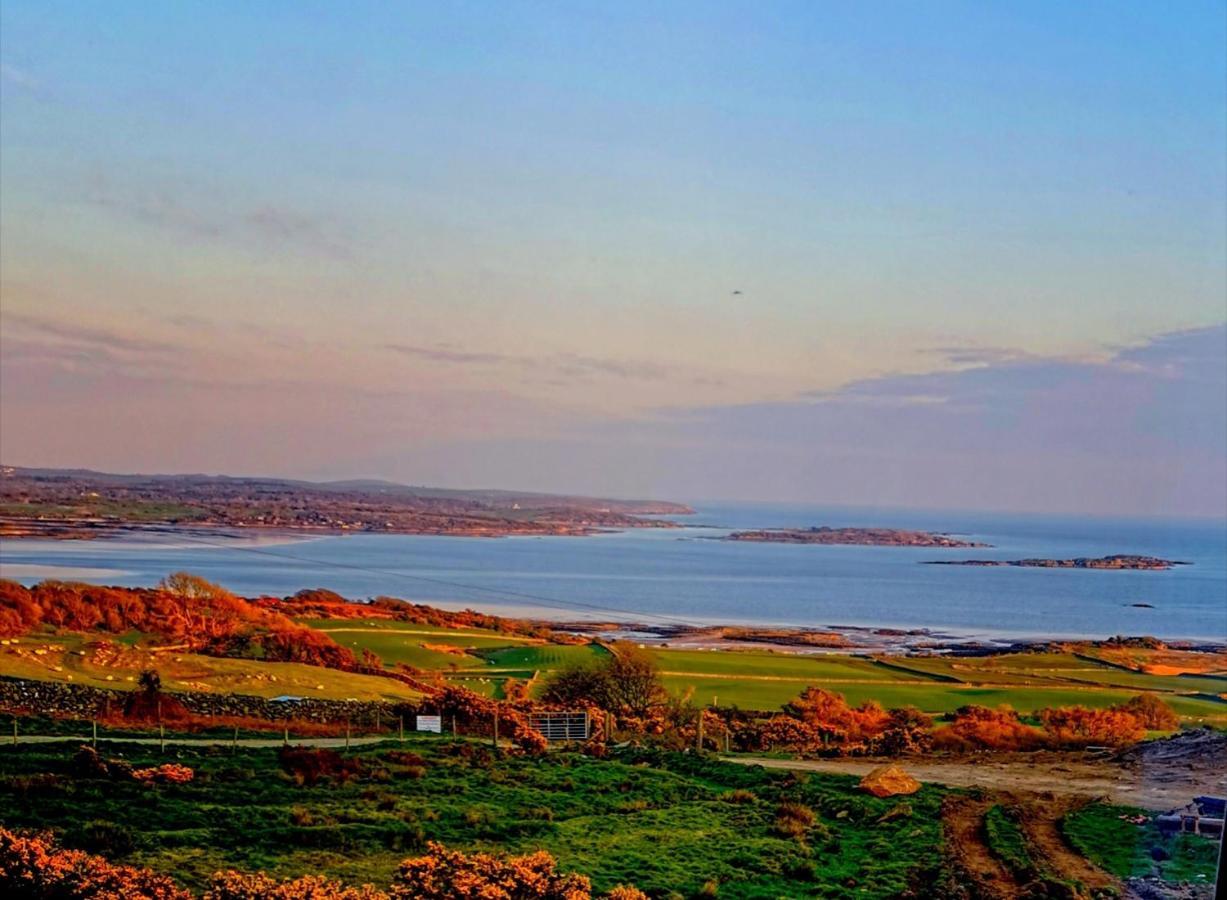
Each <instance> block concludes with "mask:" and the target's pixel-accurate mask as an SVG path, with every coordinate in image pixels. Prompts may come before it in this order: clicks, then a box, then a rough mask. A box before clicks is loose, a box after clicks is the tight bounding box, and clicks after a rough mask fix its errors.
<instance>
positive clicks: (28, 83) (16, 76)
mask: <svg viewBox="0 0 1227 900" xmlns="http://www.w3.org/2000/svg"><path fill="white" fill-rule="evenodd" d="M0 81H3V82H4V83H5V84H11V85H13V86H14V87H17V88H20V89H21V90H23V91H28V92H29V93H38V92H39V91H41V90H42V83H41V82H40V81H39V80H38V79H37V78H35V77H34V76H33V75H31V74H29V73H28V72H25V71H23V70H21V69H19V68H17V67H16V66H14V65H11V64H9V63H6V62H0Z"/></svg>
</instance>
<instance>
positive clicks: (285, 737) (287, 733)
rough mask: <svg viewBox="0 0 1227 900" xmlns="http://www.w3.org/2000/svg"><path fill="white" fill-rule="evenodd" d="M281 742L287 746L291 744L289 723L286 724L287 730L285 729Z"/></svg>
mask: <svg viewBox="0 0 1227 900" xmlns="http://www.w3.org/2000/svg"><path fill="white" fill-rule="evenodd" d="M281 743H282V744H283V745H285V746H287V747H288V746H289V745H290V726H289V725H286V726H285V731H283V732H282V734H281Z"/></svg>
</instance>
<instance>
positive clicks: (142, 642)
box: [0, 619, 1227, 725]
mask: <svg viewBox="0 0 1227 900" xmlns="http://www.w3.org/2000/svg"><path fill="white" fill-rule="evenodd" d="M306 624H309V625H311V626H313V627H315V628H318V629H320V630H321V631H324V632H326V633H327V634H329V635H330V636H331V637H332V638H333V639H334V640H336V641H337V642H338V643H340V644H342V645H343V646H346V647H349V648H350V649H352V650H353V651H354V652H355V653H361V652H362V651H363V650H370V651H371V652H373V653H376V654H377V655H378V656H379V657H380V659H382V660H383V662H384V664H385V665H387V666H389V667H391V666H394V665H397V664H400V663H403V664H406V665H410V666H413V667H414V668H416V669H419V670H422V671H425V672H438V673H441V674H442V675H443V676H444V677H445V678H447V679H448V680H452V681H456V682H457V683H460V684H462V685H464V686H465V687H468V688H470V689H472V690H475V691H478V692H479V693H482V694H486V695H488V696H493V697H501V696H502V692H503V685H504V682H505V681H506V679H508V678H515V679H517V680H519V681H524V680H527V679H530V678H532V677H533V676H534V675H540V676H548V674H549V672H551V671H552V670H554V669H557V668H559V667H561V666H565V665H570V664H574V663H585V662H596V661H597V660H599V659H600V658H601V657H602V656H604V655H605V654H606V653H607V652H608V651H607V650H606V649H604V647H602V646H600V645H598V644H595V643H594V644H574V645H572V644H548V643H544V642H542V641H540V640H538V639H534V638H526V637H520V636H514V635H505V634H501V633H499V632H495V631H489V630H484V629H480V628H465V629H446V628H442V627H438V626H430V625H417V624H413V623H407V622H392V621H388V620H381V619H370V620H365V619H345V620H313V621H309V622H307V623H306ZM102 639H104V638H103V636H94V637H91V636H88V635H74V634H69V635H64V636H55V637H51V636H38V635H33V636H30V637H26V638H22V639H20V641H18V642H17V643H16V644H8V645H3V646H0V673H3V674H7V675H16V676H20V677H31V678H42V679H50V680H60V681H73V682H75V683H78V684H89V685H95V686H103V687H125V686H131V685H132V684H133V683H134V682H135V679H136V677H137V675H138V674H139V672H140V671H141V670H142V669H143V668H147V667H149V666H151V665H155V664H156V666H157V667H158V668H159V669H160V671H161V672H162V675H163V679H164V681H165V682H166V683H167V686H168V687H169V688H170V689H172V690H175V689H180V690H188V689H194V690H215V691H236V692H240V693H250V694H257V695H261V696H276V695H277V694H283V693H291V694H302V695H308V696H320V697H331V698H347V697H354V698H358V699H372V698H374V697H384V698H389V699H400V698H404V697H408V696H411V695H412V691H411V690H410V689H409V688H407V687H405V686H403V685H398V684H396V683H395V682H392V681H385V680H383V679H372V678H370V677H369V676H362V675H351V674H346V673H341V672H334V671H330V670H325V669H318V668H312V667H308V666H299V665H294V664H288V663H273V664H269V663H262V662H258V661H253V660H238V659H217V658H213V657H204V656H194V655H191V654H175V653H159V654H157V655H156V656H154V655H153V654H151V653H150V652H149V647H150V646H152V645H156V643H157V641H152V640H149V639H147V638H145V637H144V636H142V635H139V634H126V635H122V636H120V637H118V638H114V637H112V638H111V643H113V644H116V645H118V646H119V647H120V649H121V651H122V652H120V653H119V654H118V655H117V656H114V655H113V656H114V658H110V657H108V658H106V659H102V658H99V657H98V655H97V653H94V652H90V651H87V650H86V649H85V648H86V645H87V644H88V643H89V641H91V640H102ZM38 646H41V647H43V648H45V649H46V651H47V652H45V653H44V654H42V655H39V654H36V653H35V652H34V650H35V649H36V648H37V647H38ZM650 652H651V653H652V655H653V656H654V658H655V660H656V662H657V664H658V666H659V668H660V670H661V673H662V676H663V680H664V683H665V685H666V687H667V688H668V689H669V690H670V691H671V692H673V693H674V694H675V695H677V696H685V695H689V696H691V698H692V699H693V701H694V702H695V703H699V704H710V703H719V704H720V705H725V706H739V707H741V708H743V709H759V710H774V709H778V708H779V707H780V706H781V705H783V704H785V703H787V702H788V701H790V700H792V699H793V698H794V697H796V696H797V695H798V694H799V693H801V691H803V690H804V689H805V688H806V687H808V686H810V685H817V686H820V687H826V688H828V689H830V690H834V691H837V692H839V693H841V694H843V695H844V696H845V697H846V698H847V699H848V700H849V702H851V703H853V704H860V703H864V702H867V701H870V700H876V701H877V702H879V703H881V704H882V705H883V706H885V707H897V706H915V707H917V708H919V709H921V710H924V711H925V712H929V713H938V714H940V713H947V712H951V711H953V710H955V709H958V708H959V707H960V706H964V705H966V704H969V703H976V704H981V705H987V706H996V705H998V704H1003V703H1004V704H1009V705H1010V706H1013V707H1014V708H1015V709H1017V710H1019V711H1020V712H1023V713H1033V712H1035V711H1036V710H1039V709H1042V708H1044V707H1050V706H1070V705H1082V706H1089V707H1105V706H1111V705H1114V704H1118V703H1122V702H1124V701H1126V700H1128V699H1129V698H1130V697H1132V696H1134V695H1135V694H1136V693H1137V692H1139V691H1154V692H1157V693H1158V694H1159V695H1160V696H1162V697H1163V699H1164V700H1165V701H1166V702H1167V703H1168V704H1169V705H1170V706H1171V707H1172V708H1173V709H1174V710H1175V711H1176V713H1177V714H1178V715H1179V716H1181V717H1182V718H1183V719H1184V720H1185V721H1186V722H1188V723H1190V724H1202V723H1209V724H1216V725H1227V679H1224V678H1221V677H1215V676H1207V675H1149V674H1144V673H1141V672H1131V671H1127V670H1124V669H1122V668H1120V667H1118V666H1112V665H1108V664H1106V663H1101V662H1097V661H1095V660H1093V659H1089V658H1087V657H1086V656H1079V655H1075V654H1073V653H1026V654H1008V655H1002V656H989V657H982V658H965V659H951V658H924V657H916V658H892V659H881V660H879V659H870V658H865V657H856V656H839V655H832V654H803V653H787V652H772V651H769V650H749V651H745V650H721V651H711V650H694V649H674V648H667V647H654V648H651V650H650ZM543 680H544V679H543V678H538V680H537V681H536V682H535V687H534V690H538V691H539V690H540V689H541V685H542V682H543Z"/></svg>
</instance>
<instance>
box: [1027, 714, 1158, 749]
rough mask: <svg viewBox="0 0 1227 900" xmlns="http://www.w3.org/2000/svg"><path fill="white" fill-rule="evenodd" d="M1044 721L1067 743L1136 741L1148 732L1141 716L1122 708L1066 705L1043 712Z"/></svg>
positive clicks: (1057, 741)
mask: <svg viewBox="0 0 1227 900" xmlns="http://www.w3.org/2000/svg"><path fill="white" fill-rule="evenodd" d="M1040 721H1042V722H1043V723H1044V730H1045V731H1047V732H1048V735H1049V738H1050V739H1051V740H1052V742H1053V743H1055V744H1057V745H1059V746H1063V747H1071V746H1073V747H1076V746H1086V745H1087V744H1105V745H1108V746H1119V745H1121V744H1132V743H1136V742H1137V741H1140V740H1141V739H1142V738H1143V737H1145V736H1146V729H1145V728H1144V727H1143V725H1142V723H1141V722H1140V721H1138V719H1137V717H1136V716H1134V715H1132V714H1131V713H1129V712H1126V711H1125V710H1123V709H1120V708H1113V709H1087V708H1086V707H1084V706H1063V707H1060V708H1058V709H1045V710H1043V711H1041V712H1040Z"/></svg>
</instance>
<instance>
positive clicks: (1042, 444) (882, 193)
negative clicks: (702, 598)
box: [0, 0, 1227, 517]
mask: <svg viewBox="0 0 1227 900" xmlns="http://www.w3.org/2000/svg"><path fill="white" fill-rule="evenodd" d="M0 461H2V462H3V463H4V464H6V465H28V466H83V467H90V468H95V469H101V470H106V471H121V472H134V471H140V472H217V473H228V474H259V475H282V476H293V477H305V478H342V477H382V478H390V479H394V480H398V481H404V482H408V483H414V484H434V485H446V486H457V487H506V488H517V489H535V490H555V491H567V492H585V493H596V494H610V495H618V496H654V497H660V498H664V499H685V500H694V501H701V500H704V499H715V498H719V499H740V500H765V501H790V502H798V501H800V502H815V503H838V504H851V505H882V506H896V507H898V506H903V507H907V506H916V507H928V508H985V509H1002V510H1019V511H1036V512H1074V513H1093V514H1114V515H1115V514H1119V515H1199V516H1207V515H1208V516H1218V517H1222V516H1224V515H1227V4H1225V3H1224V2H1222V0H1218V2H1198V0H1185V2H1181V3H1178V4H1153V3H1129V2H1110V3H1107V2H1105V3H1098V2H1087V3H1079V4H1067V3H1055V2H1053V3H1046V2H1025V3H1023V2H1003V3H995V4H983V3H972V2H968V3H961V2H948V0H935V2H932V3H925V4H907V3H894V2H880V3H870V4H866V3H859V2H858V3H838V2H822V3H811V2H803V3H786V2H778V3H766V4H764V3H746V4H732V3H691V2H678V3H672V4H650V5H649V4H637V3H628V2H619V3H609V4H604V3H591V4H582V5H579V6H573V7H569V8H564V7H560V6H558V5H556V4H546V3H518V2H507V3H500V4H477V3H473V4H469V3H455V4H375V3H360V2H355V3H346V4H311V3H303V2H294V3H290V2H286V3H278V2H268V3H262V4H250V3H238V2H210V3H178V2H177V3H165V4H108V3H58V2H47V0H39V2H31V0H5V2H4V3H3V4H2V5H0Z"/></svg>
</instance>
